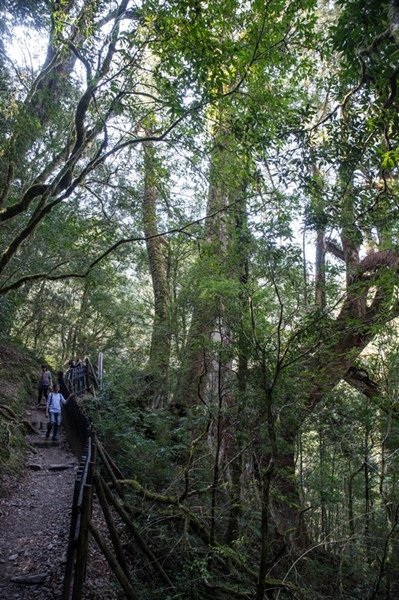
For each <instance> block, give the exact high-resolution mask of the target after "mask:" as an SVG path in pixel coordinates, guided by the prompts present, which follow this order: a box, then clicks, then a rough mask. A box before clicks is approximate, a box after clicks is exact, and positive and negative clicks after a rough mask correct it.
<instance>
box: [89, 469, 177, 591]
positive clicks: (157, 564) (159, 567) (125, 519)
mask: <svg viewBox="0 0 399 600" xmlns="http://www.w3.org/2000/svg"><path fill="white" fill-rule="evenodd" d="M99 479H100V481H101V483H102V487H103V490H104V492H105V495H106V497H107V500H108V502H109V503H111V504H112V505H113V507H114V508H115V510H116V511H117V512H118V513H119V515H120V517H121V518H122V520H123V522H124V523H125V525H126V527H127V529H128V531H130V533H131V534H132V535H133V537H134V539H135V540H136V542H137V543H138V544H139V546H140V547H141V549H142V550H143V552H144V554H146V556H147V557H148V558H149V559H150V562H151V564H152V565H153V566H154V567H155V568H156V569H157V570H158V572H159V574H160V576H161V578H162V579H163V581H164V582H165V583H166V585H167V586H168V587H170V588H171V589H175V586H174V585H173V583H172V581H171V580H170V579H169V576H168V575H167V573H166V572H165V571H164V569H163V567H162V565H161V563H160V562H159V560H158V559H157V557H156V556H155V554H154V553H153V551H152V550H151V548H150V547H149V546H148V545H147V543H146V541H145V540H144V539H143V537H142V536H141V535H140V533H139V532H138V531H137V529H136V527H135V526H134V525H133V523H132V521H131V519H130V517H129V515H128V513H127V512H126V511H125V509H124V508H123V507H122V506H121V505H120V504H119V502H118V500H117V499H116V498H114V496H113V494H112V492H111V490H110V489H109V488H108V486H107V484H106V483H105V481H104V480H103V479H102V477H101V475H99Z"/></svg>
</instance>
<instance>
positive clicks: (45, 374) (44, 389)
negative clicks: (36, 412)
mask: <svg viewBox="0 0 399 600" xmlns="http://www.w3.org/2000/svg"><path fill="white" fill-rule="evenodd" d="M51 384H52V379H51V373H50V371H49V369H48V367H47V365H42V372H41V373H40V378H39V381H38V382H37V389H38V390H39V394H38V397H37V404H40V403H41V401H42V397H43V396H44V399H45V401H46V402H47V396H48V393H49V390H50V388H51Z"/></svg>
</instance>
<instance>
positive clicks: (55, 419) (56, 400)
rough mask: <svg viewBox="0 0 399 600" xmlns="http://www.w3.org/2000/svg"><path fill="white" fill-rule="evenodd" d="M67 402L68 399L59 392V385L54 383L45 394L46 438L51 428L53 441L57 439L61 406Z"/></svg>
mask: <svg viewBox="0 0 399 600" xmlns="http://www.w3.org/2000/svg"><path fill="white" fill-rule="evenodd" d="M67 402H68V399H67V400H65V398H64V396H63V395H62V394H61V393H60V387H59V385H58V384H57V383H55V384H54V386H53V391H52V392H50V393H49V395H48V396H47V404H46V417H49V422H48V423H47V433H46V438H47V439H48V438H49V437H50V433H51V430H53V437H52V438H51V439H52V440H53V442H54V441H56V439H57V432H58V427H59V426H60V424H61V407H62V405H63V404H66V403H67Z"/></svg>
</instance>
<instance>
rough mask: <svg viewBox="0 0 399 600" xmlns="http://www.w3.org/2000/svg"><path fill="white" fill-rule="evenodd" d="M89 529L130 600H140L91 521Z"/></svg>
mask: <svg viewBox="0 0 399 600" xmlns="http://www.w3.org/2000/svg"><path fill="white" fill-rule="evenodd" d="M89 527H90V532H91V534H92V535H93V537H94V539H95V540H96V542H97V545H98V547H99V548H100V550H101V552H102V553H103V554H104V556H105V558H106V559H107V561H108V563H109V565H110V567H111V569H112V570H113V572H114V573H115V576H116V577H117V579H118V581H119V583H120V584H121V586H122V587H123V590H124V592H125V594H126V597H127V598H128V600H139V598H138V596H137V595H136V592H135V591H134V589H133V587H132V584H131V583H130V581H129V579H128V578H127V577H126V575H125V573H124V571H123V569H121V567H120V566H119V564H118V561H117V560H116V558H115V557H114V555H113V554H112V552H111V551H110V550H109V548H108V547H107V544H106V543H105V540H104V538H103V537H102V535H101V534H100V532H99V531H98V529H97V528H96V526H95V525H94V524H93V523H92V522H91V521H89Z"/></svg>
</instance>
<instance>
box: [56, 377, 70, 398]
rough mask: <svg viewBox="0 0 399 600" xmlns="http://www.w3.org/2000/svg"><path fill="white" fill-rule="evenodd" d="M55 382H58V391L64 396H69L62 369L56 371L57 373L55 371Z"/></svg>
mask: <svg viewBox="0 0 399 600" xmlns="http://www.w3.org/2000/svg"><path fill="white" fill-rule="evenodd" d="M57 384H58V387H59V389H60V392H61V394H62V395H63V396H64V398H68V396H69V390H68V388H67V384H66V382H65V379H64V371H58V373H57Z"/></svg>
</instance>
